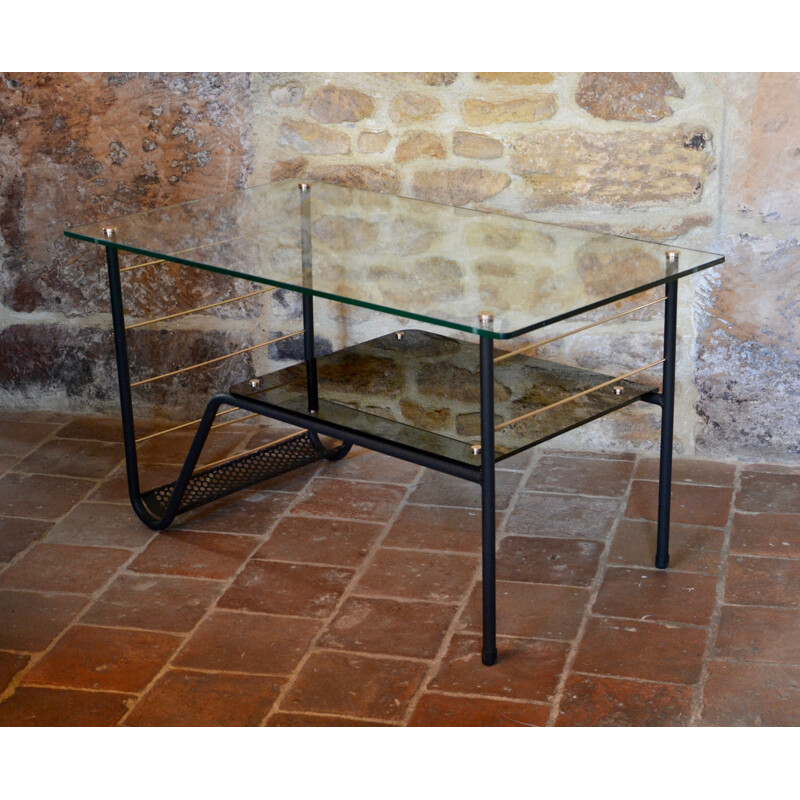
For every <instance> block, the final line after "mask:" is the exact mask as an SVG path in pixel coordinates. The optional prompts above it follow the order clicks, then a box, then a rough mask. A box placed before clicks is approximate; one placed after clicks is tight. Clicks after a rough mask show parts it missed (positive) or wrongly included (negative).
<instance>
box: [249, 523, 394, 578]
mask: <svg viewBox="0 0 800 800" xmlns="http://www.w3.org/2000/svg"><path fill="white" fill-rule="evenodd" d="M383 527H384V526H383V525H380V524H374V523H371V522H356V521H355V520H338V519H320V518H318V517H287V518H285V519H282V520H281V521H280V522H279V523H278V524H277V525H276V526H275V529H274V530H273V531H272V533H271V534H270V536H269V539H267V541H266V542H265V543H264V544H263V545H262V546H261V547H260V548H259V549H258V550H257V551H256V554H255V556H254V558H264V559H268V560H270V559H274V560H277V561H295V562H303V561H308V562H311V563H317V564H331V565H334V566H341V567H357V566H358V565H359V564H361V562H362V561H363V560H364V558H365V557H366V555H367V553H369V551H370V548H371V547H372V545H373V544H374V543H375V540H376V539H377V538H378V536H380V534H381V533H382V532H383Z"/></svg>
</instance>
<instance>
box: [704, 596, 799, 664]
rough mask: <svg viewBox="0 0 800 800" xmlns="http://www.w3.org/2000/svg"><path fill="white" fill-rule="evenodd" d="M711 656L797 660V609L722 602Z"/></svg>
mask: <svg viewBox="0 0 800 800" xmlns="http://www.w3.org/2000/svg"><path fill="white" fill-rule="evenodd" d="M713 655H714V657H715V658H725V659H733V660H735V661H750V662H756V661H758V662H771V663H777V664H800V610H796V609H789V608H757V607H753V606H722V610H721V613H720V621H719V629H718V630H717V640H716V643H715V646H714V653H713Z"/></svg>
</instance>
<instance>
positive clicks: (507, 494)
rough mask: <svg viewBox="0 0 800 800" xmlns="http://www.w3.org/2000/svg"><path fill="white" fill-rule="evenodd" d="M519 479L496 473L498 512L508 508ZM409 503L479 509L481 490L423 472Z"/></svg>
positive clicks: (441, 474) (449, 477) (518, 475)
mask: <svg viewBox="0 0 800 800" xmlns="http://www.w3.org/2000/svg"><path fill="white" fill-rule="evenodd" d="M521 477H522V474H521V473H520V472H516V471H514V472H512V471H509V470H503V469H498V470H497V472H496V473H495V494H496V500H495V507H496V508H497V510H498V511H505V510H506V509H507V508H508V504H509V502H510V500H511V496H512V495H513V494H514V492H515V491H516V490H517V487H518V486H519V482H520V479H521ZM408 502H409V503H418V504H422V505H433V506H456V507H458V508H480V507H481V487H480V486H478V484H476V483H471V482H469V481H465V480H463V479H461V478H454V477H453V476H452V475H446V474H445V473H444V472H434V471H432V470H429V469H426V470H425V471H424V472H423V473H422V477H421V478H420V479H419V483H418V484H417V486H416V488H415V489H414V491H413V492H412V493H411V497H410V498H409V501H408Z"/></svg>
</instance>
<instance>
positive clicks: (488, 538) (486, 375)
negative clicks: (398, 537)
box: [480, 336, 497, 667]
mask: <svg viewBox="0 0 800 800" xmlns="http://www.w3.org/2000/svg"><path fill="white" fill-rule="evenodd" d="M480 340H481V356H480V357H481V543H482V553H483V562H482V573H483V651H482V661H483V663H484V664H485V665H486V666H487V667H490V666H491V665H492V664H494V663H496V661H497V630H496V615H497V612H496V607H495V600H496V583H495V475H494V347H493V344H492V340H491V339H490V338H488V337H486V336H481V337H480Z"/></svg>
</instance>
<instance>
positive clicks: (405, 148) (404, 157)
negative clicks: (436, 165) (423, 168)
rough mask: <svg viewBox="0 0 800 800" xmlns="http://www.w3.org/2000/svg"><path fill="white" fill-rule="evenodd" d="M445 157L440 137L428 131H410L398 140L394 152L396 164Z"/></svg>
mask: <svg viewBox="0 0 800 800" xmlns="http://www.w3.org/2000/svg"><path fill="white" fill-rule="evenodd" d="M445 155H446V152H445V147H444V141H443V140H442V137H441V136H438V135H437V134H435V133H431V132H430V131H410V132H409V133H407V134H405V136H403V138H402V139H401V140H400V142H399V144H398V145H397V148H396V149H395V151H394V160H395V161H397V162H398V163H401V164H402V163H405V162H406V161H414V160H416V159H417V158H422V157H424V156H428V157H429V158H444V157H445Z"/></svg>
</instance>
